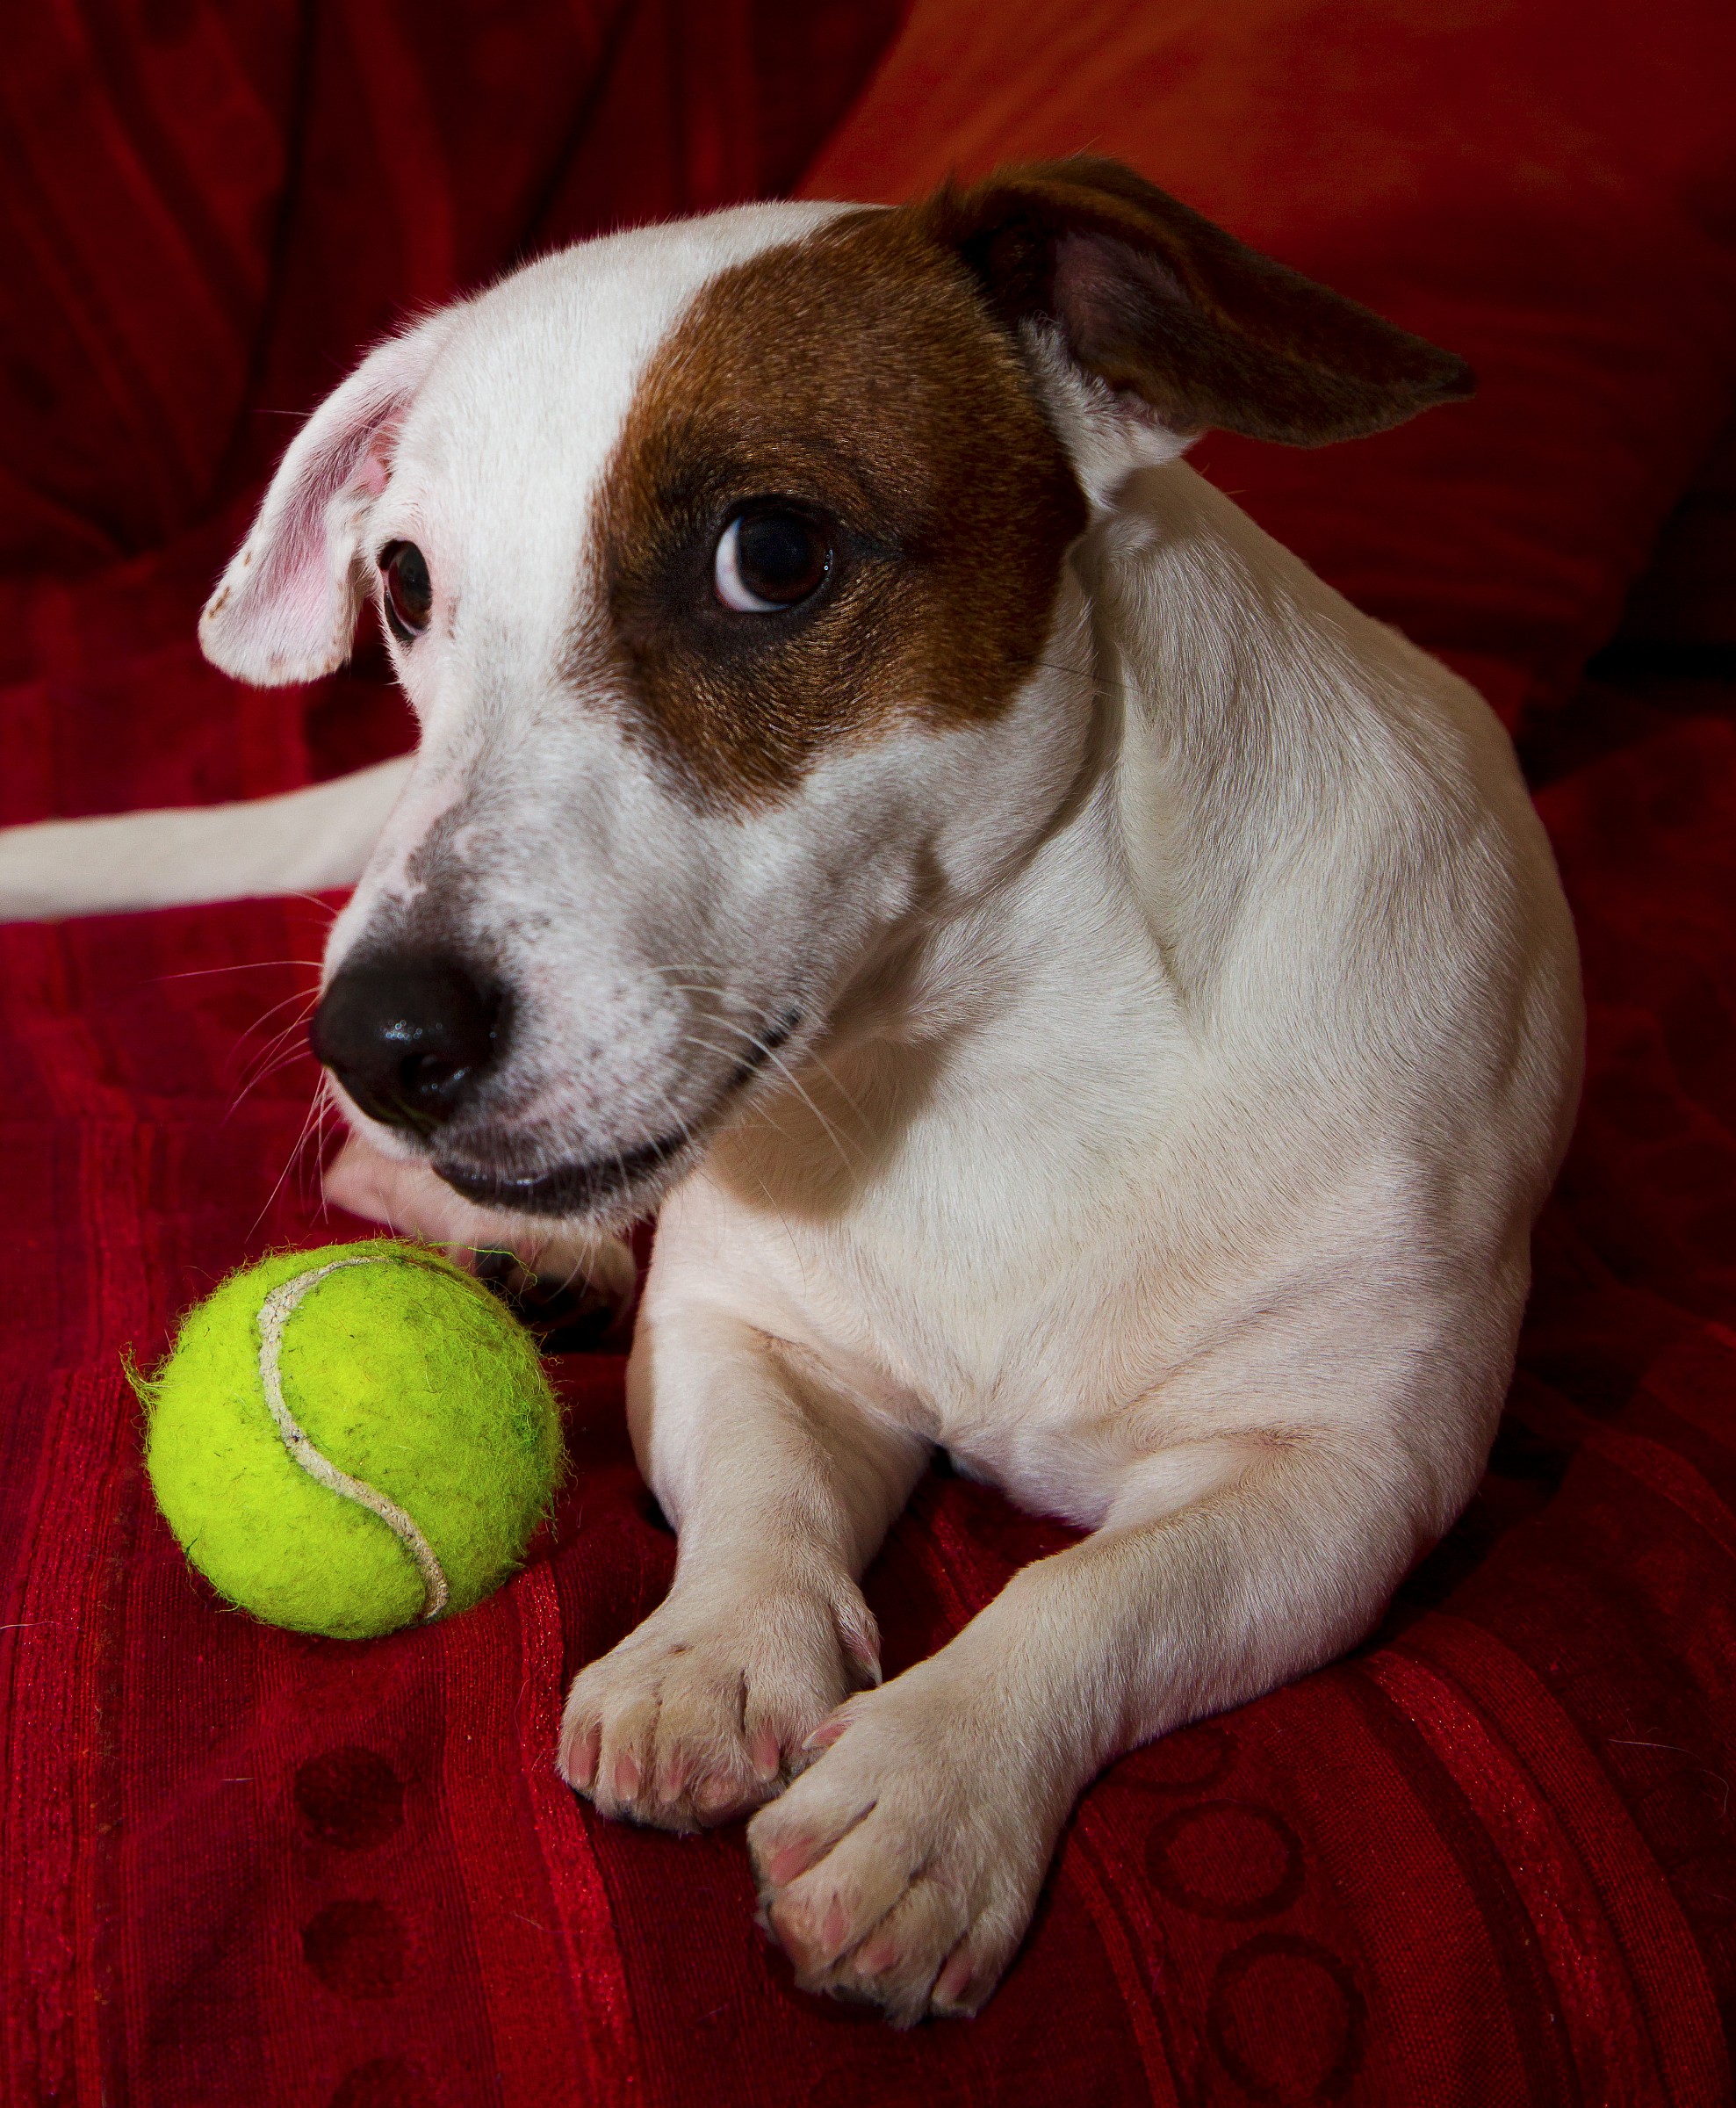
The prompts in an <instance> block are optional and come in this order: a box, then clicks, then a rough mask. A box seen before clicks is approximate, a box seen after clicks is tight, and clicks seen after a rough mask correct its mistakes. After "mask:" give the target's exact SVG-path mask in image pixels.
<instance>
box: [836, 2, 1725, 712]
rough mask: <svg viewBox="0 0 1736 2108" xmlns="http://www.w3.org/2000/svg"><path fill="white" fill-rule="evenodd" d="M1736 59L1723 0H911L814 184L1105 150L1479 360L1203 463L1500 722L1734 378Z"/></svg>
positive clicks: (1641, 536) (1552, 660) (880, 194)
mask: <svg viewBox="0 0 1736 2108" xmlns="http://www.w3.org/2000/svg"><path fill="white" fill-rule="evenodd" d="M1732 79H1736V11H1732V10H1731V9H1730V8H1729V7H1727V6H1726V5H1724V4H1721V0H1664V4H1662V5H1660V6H1648V7H1644V8H1636V7H1633V6H1632V5H1630V4H1627V0H1527V4H1512V0H1463V4H1453V5H1421V4H1419V5H1415V6H1408V7H1395V6H1394V5H1392V4H1390V0H1338V4H1336V5H1334V6H1333V7H1331V8H1330V9H1329V10H1322V8H1321V7H1319V6H1318V5H1316V4H1314V0H1233V4H1220V5H1217V6H1214V7H1212V8H1208V9H1199V8H1183V7H1179V6H1175V5H1161V6H1149V5H1142V6H1130V5H1128V4H1127V0H998V4H997V5H996V6H994V7H992V8H985V7H983V6H981V5H980V4H978V0H918V4H917V5H916V7H915V9H914V11H913V13H912V15H911V19H910V22H909V24H908V26H907V27H906V29H905V32H904V35H903V37H902V38H901V39H900V40H899V42H898V43H897V46H896V47H895V48H894V50H893V51H892V53H891V54H890V55H889V58H888V59H887V61H886V62H885V63H884V65H883V66H882V69H881V71H880V73H879V74H878V75H877V76H876V77H875V82H874V83H873V85H872V87H871V88H870V90H869V91H868V94H867V95H866V97H864V98H863V100H862V102H861V104H859V105H858V106H857V108H856V109H855V111H854V112H853V113H852V115H851V117H850V118H849V119H848V120H847V121H846V124H845V125H844V126H843V127H842V128H841V129H840V131H839V133H838V134H836V135H835V136H834V137H833V138H832V141H831V142H830V143H829V145H828V146H827V147H826V148H825V151H824V152H823V153H822V154H821V155H820V157H819V159H818V162H816V164H815V165H814V166H813V167H812V168H811V169H810V171H809V173H808V175H807V177H806V178H805V181H804V189H805V190H806V191H807V192H808V194H810V195H811V196H815V197H843V198H861V199H872V200H878V201H882V202H887V203H891V202H896V201H897V200H899V199H906V198H911V197H914V196H917V195H918V194H919V193H921V192H922V191H926V190H927V189H929V188H930V187H931V186H932V185H933V184H936V183H938V182H939V181H940V180H941V179H942V178H943V177H945V176H946V175H947V173H948V172H949V171H952V170H956V171H958V172H960V173H961V174H963V175H967V176H969V175H976V174H979V173H982V172H984V171H986V170H989V169H990V168H992V167H993V166H994V165H995V164H996V163H997V162H1005V161H1013V160H1032V159H1041V158H1045V157H1047V156H1050V155H1063V154H1070V153H1077V152H1080V151H1084V150H1089V151H1091V152H1092V153H1097V154H1110V155H1119V156H1120V158H1122V159H1123V160H1125V161H1127V162H1131V163H1132V164H1133V165H1134V166H1135V168H1137V169H1139V170H1141V171H1142V173H1144V174H1145V175H1146V176H1148V177H1150V178H1151V179H1152V180H1153V181H1154V182H1156V183H1158V184H1163V187H1164V188H1166V189H1168V190H1171V191H1174V192H1175V193H1176V194H1177V195H1178V197H1180V198H1182V199H1185V200H1186V201H1187V202H1188V203H1189V204H1191V205H1193V206H1198V207H1199V209H1200V210H1202V211H1203V212H1206V213H1208V214H1210V215H1211V216H1212V217H1213V218H1214V219H1216V220H1220V221H1221V223H1222V224H1223V225H1224V226H1226V227H1228V228H1229V229H1230V230H1231V231H1232V232H1233V233H1235V234H1237V235H1241V236H1242V237H1243V240H1245V241H1247V242H1251V243H1253V244H1254V245H1255V246H1256V247H1257V248H1259V249H1265V250H1267V251H1269V252H1270V253H1271V255H1273V256H1278V257H1279V258H1280V259H1281V260H1282V261H1284V262H1285V263H1287V264H1293V265H1295V266H1296V267H1297V268H1298V269H1299V270H1301V271H1307V272H1309V273H1310V274H1311V275H1313V276H1314V277H1315V278H1320V279H1322V281H1323V282H1325V283H1326V284H1328V285H1333V286H1336V288H1337V289H1338V290H1340V291H1341V292H1346V293H1349V294H1351V295H1352V296H1353V297H1354V298H1356V299H1358V300H1362V301H1364V302H1365V304H1366V305H1367V306H1369V307H1373V308H1376V309H1378V310H1379V312H1380V313H1381V314H1386V315H1388V316H1390V317H1391V318H1392V320H1394V321H1398V322H1401V323H1403V324H1404V325H1405V326H1406V327H1407V328H1412V329H1415V330H1417V331H1419V332H1421V333H1422V334H1423V335H1424V336H1429V337H1432V338H1433V339H1434V340H1435V341H1436V342H1437V343H1441V344H1444V345H1445V346H1447V347H1448V348H1449V349H1451V350H1454V351H1457V352H1459V353H1460V354H1461V355H1462V356H1464V357H1467V358H1469V359H1470V361H1471V362H1472V364H1473V366H1474V367H1475V368H1476V369H1477V371H1478V373H1479V374H1480V378H1481V382H1482V387H1481V392H1480V394H1479V396H1478V397H1477V399H1476V401H1474V402H1473V403H1471V404H1469V405H1466V406H1463V407H1457V408H1451V409H1446V410H1438V411H1436V412H1434V413H1432V414H1431V415H1429V416H1426V417H1423V418H1422V419H1419V420H1418V421H1417V422H1415V423H1413V424H1411V425H1408V426H1407V427H1405V428H1403V429H1401V430H1398V431H1396V432H1391V433H1386V434H1383V435H1382V436H1381V437H1378V438H1374V439H1367V440H1363V441H1360V442H1358V443H1357V444H1353V445H1350V446H1340V447H1332V448H1329V449H1328V450H1325V451H1322V452H1320V453H1313V452H1299V451H1292V450H1288V449H1284V448H1279V447H1272V446H1264V445H1260V444H1256V443H1254V442H1251V441H1246V440H1237V439H1230V438H1225V437H1218V438H1214V439H1212V440H1210V441H1208V442H1207V444H1205V445H1204V446H1202V447H1201V448H1200V449H1199V454H1198V459H1199V464H1200V466H1203V467H1205V468H1206V469H1207V473H1210V474H1211V475H1212V476H1213V477H1214V479H1215V480H1218V481H1219V482H1221V484H1222V485H1223V486H1224V487H1225V488H1227V489H1228V490H1229V491H1231V492H1232V493H1233V494H1234V495H1235V497H1236V498H1237V499H1238V501H1239V502H1241V503H1242V504H1243V505H1244V506H1246V507H1247V508H1248V509H1249V510H1250V511H1251V512H1252V513H1253V514H1254V515H1255V516H1256V517H1257V519H1259V520H1260V522H1261V523H1262V524H1264V526H1266V527H1268V528H1269V529H1270V530H1271V531H1272V532H1273V533H1274V534H1276V535H1277V536H1278V537H1279V539H1280V540H1282V541H1284V542H1286V543H1287V544H1288V545H1290V546H1292V547H1293V548H1294V549H1296V550H1297V551H1299V552H1300V553H1301V554H1302V555H1304V556H1305V557H1306V558H1307V559H1308V561H1309V562H1310V563H1311V564H1313V565H1314V566H1315V567H1316V568H1317V569H1318V570H1320V571H1321V572H1322V574H1324V575H1325V576H1326V577H1328V578H1329V579H1330V580H1331V581H1332V582H1333V583H1334V584H1335V585H1336V586H1338V587H1340V588H1342V589H1343V591H1344V592H1345V593H1347V594H1348V595H1349V596H1351V598H1352V599H1353V600H1355V601H1356V602H1358V604H1360V605H1361V606H1363V607H1365V608H1367V609H1368V610H1371V611H1372V612H1373V613H1375V614H1378V615H1381V616H1384V617H1387V618H1388V619H1390V620H1392V621H1394V622H1397V623H1399V624H1401V625H1402V626H1403V627H1404V628H1405V629H1407V630H1408V632H1410V633H1411V634H1412V635H1413V636H1414V637H1415V638H1416V639H1417V640H1418V641H1419V642H1421V643H1423V644H1425V645H1428V646H1432V647H1434V648H1437V649H1443V650H1444V651H1446V652H1447V653H1449V655H1451V656H1454V657H1455V658H1457V659H1458V660H1459V661H1460V663H1461V664H1463V665H1464V667H1465V670H1466V671H1467V672H1470V673H1471V674H1472V675H1473V678H1478V679H1480V680H1481V681H1482V682H1483V685H1484V686H1485V687H1486V689H1487V690H1488V692H1489V693H1490V695H1491V697H1492V699H1493V700H1495V702H1496V703H1497V704H1498V705H1500V706H1502V708H1503V710H1504V711H1506V713H1507V714H1508V715H1509V718H1510V717H1511V716H1512V715H1513V714H1514V712H1515V711H1516V708H1517V707H1518V705H1519V704H1521V703H1522V702H1523V700H1524V699H1525V698H1526V697H1542V696H1546V695H1559V694H1560V692H1561V690H1562V688H1563V685H1564V683H1567V682H1571V681H1572V680H1573V679H1574V678H1575V677H1576V676H1577V674H1578V671H1579V669H1580V668H1581V665H1582V664H1583V663H1584V661H1585V659H1586V657H1587V655H1588V653H1590V652H1591V651H1592V650H1593V649H1595V648H1596V646H1597V645H1598V644H1599V643H1600V642H1602V641H1603V638H1604V637H1605V636H1606V635H1607V634H1608V633H1609V632H1610V629H1612V628H1613V626H1614V624H1615V621H1616V617H1617V611H1618V610H1619V608H1620V604H1621V599H1622V596H1623V594H1624V591H1625V589H1626V588H1627V587H1628V586H1629V585H1630V584H1631V583H1632V581H1633V580H1634V578H1635V577H1637V576H1638V574H1639V572H1640V571H1641V569H1642V568H1643V567H1644V565H1645V562H1646V557H1647V554H1648V553H1649V552H1650V550H1651V547H1652V545H1653V539H1654V538H1655V537H1656V534H1657V531H1658V529H1659V527H1660V524H1661V523H1662V521H1663V518H1664V516H1665V515H1666V513H1667V512H1668V509H1669V508H1670V506H1671V505H1672V504H1673V503H1674V502H1675V498H1676V496H1677V495H1679V493H1680V491H1681V489H1682V485H1683V484H1684V483H1685V482H1686V480H1687V479H1688V477H1689V473H1691V471H1692V470H1693V468H1694V466H1695V465H1696V462H1697V461H1698V460H1699V458H1700V457H1701V455H1702V454H1703V453H1704V451H1705V450H1706V448H1707V446H1708V445H1709V444H1710V443H1711V437H1712V436H1713V434H1714V432H1715V430H1716V429H1717V427H1718V424H1719V423H1720V422H1722V419H1723V417H1724V416H1725V415H1726V414H1727V412H1728V409H1729V408H1730V405H1731V402H1732V383H1736V255H1733V254H1732V247H1731V244H1730V242H1729V239H1728V230H1729V226H1730V220H1731V215H1732V213H1736V154H1732V142H1733V141H1736V132H1732V125H1731V120H1730V85H1729V84H1730V82H1731V81H1732Z"/></svg>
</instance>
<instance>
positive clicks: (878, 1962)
mask: <svg viewBox="0 0 1736 2108" xmlns="http://www.w3.org/2000/svg"><path fill="white" fill-rule="evenodd" d="M897 1959H898V1950H897V1946H895V1945H894V1944H893V1942H892V1941H891V1940H890V1939H871V1940H869V1941H868V1944H867V1945H866V1946H864V1947H863V1948H862V1950H861V1953H859V1954H858V1955H857V1956H856V1967H857V1969H858V1971H859V1972H860V1973H861V1974H862V1975H864V1976H883V1975H884V1974H885V1973H886V1972H887V1970H888V1969H890V1967H891V1966H892V1964H893V1963H894V1962H895V1961H897Z"/></svg>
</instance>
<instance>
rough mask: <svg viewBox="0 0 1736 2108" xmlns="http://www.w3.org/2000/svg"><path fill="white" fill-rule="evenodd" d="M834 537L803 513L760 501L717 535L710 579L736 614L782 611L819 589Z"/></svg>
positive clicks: (826, 572)
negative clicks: (715, 552)
mask: <svg viewBox="0 0 1736 2108" xmlns="http://www.w3.org/2000/svg"><path fill="white" fill-rule="evenodd" d="M831 573H832V540H831V538H830V536H828V534H827V533H826V531H825V529H824V528H823V527H822V526H821V525H820V523H819V522H818V520H812V519H810V518H809V516H808V515H807V514H806V513H805V512H797V511H796V510H795V509H793V508H792V509H786V508H784V507H783V506H781V505H757V506H754V507H753V508H752V509H750V510H748V511H746V512H738V514H737V515H736V516H735V517H734V519H732V520H731V522H730V523H729V525H728V526H727V527H725V528H724V531H723V533H722V534H721V535H720V536H719V537H718V538H717V555H716V557H715V558H714V559H712V566H711V583H712V588H713V590H714V591H715V592H716V594H717V597H718V599H719V600H720V601H722V602H723V603H724V606H725V607H726V608H730V609H732V610H734V612H735V613H736V614H738V615H779V614H782V613H783V612H784V611H785V610H788V609H790V608H795V607H799V606H800V605H801V603H803V601H804V600H807V599H809V598H810V596H812V595H814V594H815V593H818V591H819V589H820V588H821V587H822V586H823V585H824V584H825V581H826V580H827V578H828V577H829V576H830V575H831Z"/></svg>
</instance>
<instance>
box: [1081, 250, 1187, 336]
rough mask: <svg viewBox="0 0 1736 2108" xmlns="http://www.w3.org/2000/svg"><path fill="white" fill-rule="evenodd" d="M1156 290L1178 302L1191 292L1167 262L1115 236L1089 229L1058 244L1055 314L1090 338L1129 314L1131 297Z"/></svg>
mask: <svg viewBox="0 0 1736 2108" xmlns="http://www.w3.org/2000/svg"><path fill="white" fill-rule="evenodd" d="M1153 292H1157V293H1160V294H1163V295H1166V296H1167V297H1168V298H1169V299H1171V300H1176V301H1178V302H1184V303H1185V301H1186V300H1187V289H1186V288H1185V286H1184V285H1183V284H1182V282H1181V280H1180V279H1179V278H1177V277H1176V275H1175V273H1174V272H1173V271H1171V269H1170V268H1169V266H1168V264H1165V263H1164V262H1163V259H1162V258H1161V257H1159V256H1154V255H1153V254H1152V253H1151V252H1150V251H1149V250H1148V249H1133V248H1131V247H1130V246H1129V245H1128V244H1127V242H1118V241H1117V240H1116V239H1115V237H1114V236H1113V235H1099V234H1094V233H1090V232H1085V231H1075V232H1071V233H1068V234H1063V235H1062V237H1061V239H1060V240H1059V241H1058V242H1056V243H1055V281H1054V292H1053V294H1052V296H1051V297H1052V298H1053V300H1054V302H1055V312H1056V314H1058V315H1060V316H1061V318H1062V320H1063V321H1065V322H1066V323H1067V324H1068V325H1069V327H1070V328H1072V329H1075V330H1077V332H1079V333H1080V334H1081V335H1089V334H1091V333H1092V332H1093V331H1094V330H1095V329H1096V328H1099V327H1101V326H1102V324H1104V323H1105V322H1106V321H1110V320H1111V319H1112V318H1113V320H1115V321H1120V320H1121V319H1122V318H1123V316H1124V315H1125V314H1127V311H1128V310H1129V308H1130V307H1131V305H1132V302H1131V300H1130V299H1129V296H1130V294H1135V293H1143V294H1144V295H1145V296H1146V297H1147V298H1148V299H1149V296H1150V294H1151V293H1153Z"/></svg>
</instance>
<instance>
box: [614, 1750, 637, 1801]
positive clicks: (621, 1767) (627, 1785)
mask: <svg viewBox="0 0 1736 2108" xmlns="http://www.w3.org/2000/svg"><path fill="white" fill-rule="evenodd" d="M638 1790H639V1767H638V1765H637V1762H636V1761H635V1760H634V1759H633V1758H631V1757H617V1758H616V1759H615V1791H616V1796H617V1798H619V1799H620V1800H623V1801H630V1800H631V1799H632V1798H633V1796H634V1794H637V1792H638Z"/></svg>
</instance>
